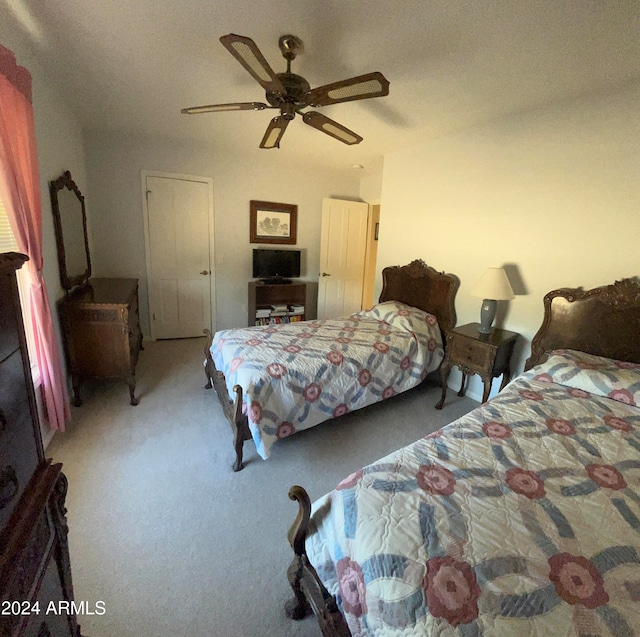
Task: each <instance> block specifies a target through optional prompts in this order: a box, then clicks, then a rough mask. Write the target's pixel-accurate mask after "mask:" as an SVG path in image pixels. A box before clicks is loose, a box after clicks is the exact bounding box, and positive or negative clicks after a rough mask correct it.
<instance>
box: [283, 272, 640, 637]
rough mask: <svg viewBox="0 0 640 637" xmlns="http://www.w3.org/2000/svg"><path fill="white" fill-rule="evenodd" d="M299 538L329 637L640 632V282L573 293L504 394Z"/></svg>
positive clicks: (355, 478)
mask: <svg viewBox="0 0 640 637" xmlns="http://www.w3.org/2000/svg"><path fill="white" fill-rule="evenodd" d="M289 497H291V498H292V499H293V500H297V501H298V503H299V510H298V516H297V518H296V521H295V522H294V524H293V525H292V527H291V529H290V532H289V541H290V543H291V545H292V548H293V550H294V559H293V561H292V563H291V566H290V567H289V570H288V579H289V582H290V584H291V586H292V588H293V591H294V598H293V600H292V601H291V602H290V603H289V605H288V607H287V611H288V614H290V616H292V617H294V618H301V617H303V616H305V615H306V614H308V613H309V612H310V610H313V611H314V612H315V614H316V615H317V617H318V619H319V622H320V626H321V629H322V632H323V635H325V636H328V635H340V636H346V635H354V636H355V635H363V636H364V635H376V636H380V635H393V636H412V637H413V636H416V635H424V636H428V637H433V636H435V635H438V636H445V635H446V636H451V635H456V636H461V637H471V636H474V637H480V636H482V637H489V636H491V637H496V636H498V637H503V636H504V637H507V636H509V637H541V636H543V635H544V636H547V635H549V636H553V637H569V636H580V637H595V636H596V635H598V636H602V637H605V636H614V637H623V636H624V637H630V636H633V635H640V285H639V284H638V283H637V282H634V281H632V280H629V279H625V280H623V281H618V282H616V283H615V284H613V285H609V286H603V287H600V288H595V289H593V290H589V291H583V290H582V289H560V290H555V291H553V292H550V293H549V294H547V295H546V296H545V298H544V320H543V323H542V325H541V327H540V329H539V331H538V332H537V334H536V335H535V337H534V339H533V341H532V354H531V357H530V358H529V359H528V361H527V362H526V364H525V371H524V372H523V373H522V374H521V375H520V376H518V377H517V378H516V379H514V380H513V381H511V383H510V384H509V385H508V386H507V387H506V388H505V389H504V390H503V391H502V392H501V393H499V394H498V395H497V396H496V397H495V398H493V399H492V400H490V401H489V402H487V403H485V404H484V405H482V406H480V407H479V408H477V409H474V410H473V411H472V412H470V413H469V414H467V415H466V416H464V417H462V418H460V419H458V420H457V421H455V422H453V423H451V424H449V425H447V426H446V427H444V428H442V429H441V430H438V431H436V432H434V433H432V434H430V435H428V436H427V437H426V438H423V439H422V440H419V441H417V442H415V443H413V444H412V445H409V446H407V447H404V448H402V449H399V450H398V451H396V452H394V453H392V454H390V455H389V456H387V457H385V458H383V459H381V460H380V461H378V462H375V463H373V464H371V465H369V466H367V467H364V468H363V469H360V470H358V471H356V472H355V473H353V474H352V475H350V476H348V477H347V478H345V479H344V480H342V481H341V482H340V483H339V484H338V485H337V487H336V488H335V489H334V490H333V491H332V492H330V493H329V494H327V495H325V496H324V497H322V498H320V499H319V500H317V501H316V502H315V503H314V504H313V505H311V502H310V500H309V496H308V495H307V493H306V492H305V491H304V489H303V488H302V487H299V486H294V487H292V488H291V490H290V492H289Z"/></svg>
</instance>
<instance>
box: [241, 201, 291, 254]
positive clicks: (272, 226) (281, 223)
mask: <svg viewBox="0 0 640 637" xmlns="http://www.w3.org/2000/svg"><path fill="white" fill-rule="evenodd" d="M297 230H298V206H296V205H293V204H287V203H273V202H271V201H254V200H251V201H250V207H249V242H250V243H279V244H284V245H295V244H296V241H297V239H296V234H297Z"/></svg>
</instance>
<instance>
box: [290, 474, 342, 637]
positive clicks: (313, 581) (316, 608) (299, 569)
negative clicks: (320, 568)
mask: <svg viewBox="0 0 640 637" xmlns="http://www.w3.org/2000/svg"><path fill="white" fill-rule="evenodd" d="M289 498H291V499H292V500H296V501H297V502H298V506H299V509H298V515H297V517H296V519H295V521H294V522H293V524H292V525H291V528H290V529H289V544H291V548H292V549H293V552H294V554H295V556H294V558H293V561H292V562H291V565H290V566H289V568H288V569H287V578H288V579H289V584H290V585H291V588H292V589H293V594H294V597H293V599H291V600H290V601H289V602H288V603H287V605H286V607H285V610H286V613H287V616H288V617H291V618H292V619H303V618H304V617H307V615H310V614H311V612H313V613H314V614H315V616H316V618H317V619H318V623H319V624H320V630H321V631H322V634H323V635H324V637H351V632H350V631H349V627H348V626H347V622H346V621H345V619H344V617H343V616H342V614H341V613H340V611H339V609H338V605H337V603H336V600H335V598H334V597H333V595H331V594H330V593H329V591H328V590H327V589H326V588H325V586H324V584H323V583H322V582H321V581H320V578H319V577H318V573H317V572H316V570H315V568H313V566H312V565H311V563H310V562H309V558H308V557H307V550H306V548H305V540H306V538H307V533H308V532H309V520H310V517H311V500H310V499H309V495H308V494H307V492H306V491H305V490H304V489H303V488H302V487H299V486H293V487H291V489H289Z"/></svg>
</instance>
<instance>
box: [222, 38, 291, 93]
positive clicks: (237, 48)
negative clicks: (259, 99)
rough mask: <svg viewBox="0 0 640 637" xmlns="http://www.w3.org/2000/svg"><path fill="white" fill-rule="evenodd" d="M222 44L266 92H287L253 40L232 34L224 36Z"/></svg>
mask: <svg viewBox="0 0 640 637" xmlns="http://www.w3.org/2000/svg"><path fill="white" fill-rule="evenodd" d="M220 42H222V44H223V45H224V47H225V48H226V49H227V50H228V51H229V53H231V55H233V57H234V58H236V60H238V62H240V64H242V66H244V68H245V69H247V71H249V73H251V75H252V76H253V78H254V79H255V80H256V81H257V82H259V83H260V84H261V85H262V88H263V89H264V90H265V91H270V92H273V93H284V92H285V91H284V87H283V86H282V82H281V81H280V80H279V78H278V76H277V75H276V74H275V73H274V72H273V69H272V68H271V67H270V66H269V63H268V62H267V60H266V59H265V57H264V55H262V53H261V52H260V49H259V48H258V47H257V46H256V43H255V42H254V41H253V40H252V39H251V38H247V37H245V36H242V35H235V34H234V33H230V34H229V35H223V36H222V37H221V38H220Z"/></svg>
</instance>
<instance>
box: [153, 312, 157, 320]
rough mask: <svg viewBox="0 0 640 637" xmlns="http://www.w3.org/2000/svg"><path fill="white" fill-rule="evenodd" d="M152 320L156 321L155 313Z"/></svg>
mask: <svg viewBox="0 0 640 637" xmlns="http://www.w3.org/2000/svg"><path fill="white" fill-rule="evenodd" d="M153 320H154V321H155V320H156V313H155V312H154V313H153Z"/></svg>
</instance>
